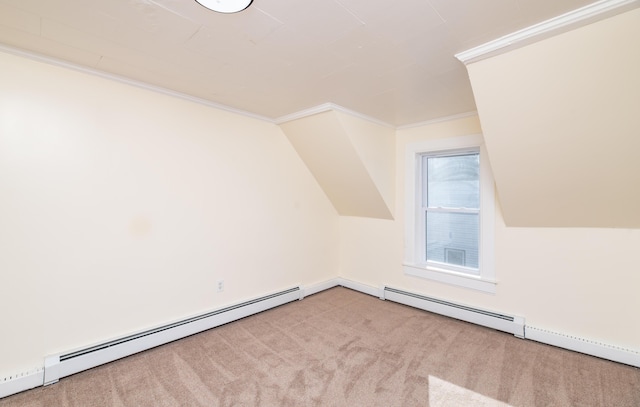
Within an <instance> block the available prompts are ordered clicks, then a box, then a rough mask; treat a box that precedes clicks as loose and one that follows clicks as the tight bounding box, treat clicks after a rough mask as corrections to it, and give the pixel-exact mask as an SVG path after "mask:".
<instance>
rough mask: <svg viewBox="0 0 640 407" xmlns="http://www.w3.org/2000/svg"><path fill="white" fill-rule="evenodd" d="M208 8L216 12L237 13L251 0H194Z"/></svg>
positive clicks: (247, 5)
mask: <svg viewBox="0 0 640 407" xmlns="http://www.w3.org/2000/svg"><path fill="white" fill-rule="evenodd" d="M196 1H197V2H198V3H200V4H201V5H203V6H204V7H206V8H208V9H209V10H213V11H217V12H218V13H237V12H238V11H242V10H244V9H246V8H247V7H249V5H250V4H251V2H252V1H253V0H196Z"/></svg>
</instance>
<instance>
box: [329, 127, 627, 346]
mask: <svg viewBox="0 0 640 407" xmlns="http://www.w3.org/2000/svg"><path fill="white" fill-rule="evenodd" d="M480 132H481V128H480V124H479V122H478V118H477V117H470V118H465V119H461V120H454V121H450V122H442V123H436V124H432V125H427V126H422V127H418V128H411V129H405V130H398V131H397V136H396V213H395V220H392V221H391V220H389V221H387V220H379V219H365V218H355V217H341V218H340V233H341V243H340V265H341V276H342V277H344V278H347V279H350V280H354V281H358V282H361V283H364V284H368V285H371V286H373V287H380V286H382V285H389V286H392V287H395V288H401V289H405V290H408V291H412V292H417V293H421V294H424V295H430V296H434V297H437V298H443V299H447V300H450V301H455V302H459V303H462V304H467V305H471V306H476V307H481V308H485V309H490V310H495V311H500V312H505V313H510V314H515V315H520V316H524V317H525V318H526V323H527V325H530V326H534V327H537V328H543V329H549V330H552V331H555V332H559V333H565V334H570V335H575V336H577V337H582V338H586V339H591V340H597V341H602V342H604V343H608V344H612V345H617V346H622V347H626V348H630V349H636V350H638V351H640V345H639V344H640V328H638V325H637V324H636V323H634V321H635V319H637V318H636V317H635V316H634V314H635V312H636V311H637V310H638V309H640V296H638V295H637V291H638V287H640V273H637V272H635V270H637V256H636V253H637V248H638V247H640V230H637V229H585V228H565V229H559V228H513V227H506V226H505V223H504V220H503V218H502V214H501V210H500V208H499V206H498V208H497V210H496V225H495V229H496V237H495V256H496V278H497V279H498V285H497V293H496V294H495V295H491V294H486V293H482V292H478V291H473V290H469V289H463V288H457V287H454V286H449V285H446V284H441V283H437V282H433V281H429V280H424V279H421V278H417V277H410V276H406V275H404V273H403V270H402V261H403V227H404V213H403V210H404V209H403V208H404V201H405V197H404V164H405V163H404V159H405V148H406V145H407V144H408V143H411V142H415V141H419V140H427V139H431V138H439V137H453V136H460V135H469V134H478V133H480ZM492 164H493V163H492Z"/></svg>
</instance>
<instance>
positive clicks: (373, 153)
mask: <svg viewBox="0 0 640 407" xmlns="http://www.w3.org/2000/svg"><path fill="white" fill-rule="evenodd" d="M280 127H281V128H282V130H283V131H284V133H285V134H286V135H287V137H288V138H289V140H290V141H291V144H292V145H293V146H294V148H295V149H296V151H297V152H298V155H300V157H301V158H302V159H303V160H304V162H305V164H306V165H307V167H308V168H309V170H310V171H311V173H312V174H313V175H314V177H315V178H316V180H317V181H318V183H319V184H320V186H321V187H322V189H323V190H324V192H325V194H326V195H327V197H329V199H330V200H331V202H332V203H333V206H334V207H335V208H336V211H337V212H338V214H340V215H342V216H359V217H370V218H379V219H393V215H392V214H393V193H394V184H393V174H394V171H393V168H394V143H395V139H394V134H395V131H394V130H393V129H392V128H389V127H385V126H381V125H378V124H375V123H371V122H369V121H366V120H363V119H360V118H357V117H353V116H351V115H348V114H345V113H342V112H339V111H336V110H328V111H325V112H322V113H318V114H315V115H311V116H307V117H303V118H300V119H296V120H292V121H289V122H286V123H282V124H281V125H280Z"/></svg>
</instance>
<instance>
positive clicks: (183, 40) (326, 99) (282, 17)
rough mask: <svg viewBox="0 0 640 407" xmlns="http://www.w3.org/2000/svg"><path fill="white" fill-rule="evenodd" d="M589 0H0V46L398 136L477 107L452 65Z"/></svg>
mask: <svg viewBox="0 0 640 407" xmlns="http://www.w3.org/2000/svg"><path fill="white" fill-rule="evenodd" d="M591 2H592V0H482V1H478V0H456V1H450V0H402V1H397V2H392V1H380V0H304V1H302V0H299V1H291V0H255V1H254V2H253V4H252V5H251V7H249V8H248V9H247V10H245V11H243V12H241V13H237V14H231V15H228V14H219V13H215V12H212V11H209V10H207V9H205V8H204V7H202V6H200V5H199V4H198V3H196V2H195V1H194V0H108V1H105V0H0V44H5V45H6V46H9V47H11V48H12V49H19V50H24V51H29V52H35V53H38V54H42V55H45V56H48V57H53V58H56V59H60V60H63V61H68V62H71V63H74V64H78V65H80V66H82V67H88V68H92V69H96V70H98V71H101V72H107V73H110V74H114V75H118V76H122V77H125V78H130V79H133V80H136V81H141V82H144V83H148V84H151V85H155V86H159V87H163V88H166V89H170V90H172V91H176V92H180V93H183V94H186V95H190V96H192V97H196V98H200V99H203V100H206V101H210V102H213V103H217V104H220V105H223V106H226V107H229V108H232V109H237V110H240V111H242V112H248V113H251V114H253V115H257V116H260V117H263V118H267V119H277V118H280V117H282V116H285V115H289V114H291V113H294V112H298V111H301V110H304V109H308V108H311V107H314V106H318V105H321V104H324V103H334V104H337V105H340V106H343V107H345V108H347V109H349V110H352V111H356V112H359V113H361V114H364V115H367V116H370V117H372V118H375V119H377V120H380V121H383V122H386V123H389V124H391V125H394V126H401V125H407V124H414V123H419V122H422V121H426V120H430V119H434V118H439V117H444V116H449V115H454V114H459V113H465V112H469V111H473V110H475V108H476V107H475V103H474V99H473V94H472V92H471V87H470V84H469V79H468V76H467V73H466V71H465V69H464V65H463V64H462V63H460V62H459V61H457V60H456V59H455V58H454V54H456V53H457V52H460V51H464V50H466V49H469V48H471V47H474V46H476V45H478V44H481V43H484V42H486V41H489V40H492V39H494V38H497V37H500V36H502V35H505V34H508V33H511V32H513V31H516V30H518V29H520V28H523V27H526V26H529V25H532V24H535V23H538V22H540V21H543V20H546V19H548V18H551V17H554V16H557V15H559V14H562V13H565V12H567V11H570V10H574V9H577V8H579V7H582V6H584V5H586V4H589V3H591Z"/></svg>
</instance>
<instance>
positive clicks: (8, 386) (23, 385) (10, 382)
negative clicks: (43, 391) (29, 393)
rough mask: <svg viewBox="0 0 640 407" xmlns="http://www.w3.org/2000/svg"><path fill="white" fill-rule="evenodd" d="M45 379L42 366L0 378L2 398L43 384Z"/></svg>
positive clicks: (0, 394)
mask: <svg viewBox="0 0 640 407" xmlns="http://www.w3.org/2000/svg"><path fill="white" fill-rule="evenodd" d="M43 381H44V370H43V369H42V368H38V369H34V370H32V371H29V372H26V373H23V374H19V375H16V376H10V377H5V378H4V379H0V399H1V398H3V397H7V396H10V395H12V394H16V393H20V392H23V391H25V390H30V389H33V388H35V387H39V386H42V382H43Z"/></svg>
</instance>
